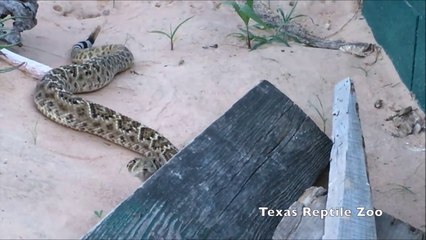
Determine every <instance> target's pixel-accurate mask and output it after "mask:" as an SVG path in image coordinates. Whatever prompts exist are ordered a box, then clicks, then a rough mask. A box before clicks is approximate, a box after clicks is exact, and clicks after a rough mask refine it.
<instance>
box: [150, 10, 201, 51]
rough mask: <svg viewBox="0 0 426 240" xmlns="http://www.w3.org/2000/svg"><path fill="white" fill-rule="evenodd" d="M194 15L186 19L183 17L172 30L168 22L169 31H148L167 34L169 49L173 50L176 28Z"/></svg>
mask: <svg viewBox="0 0 426 240" xmlns="http://www.w3.org/2000/svg"><path fill="white" fill-rule="evenodd" d="M193 17H194V16H192V17H189V18H187V19H185V20H183V21H182V22H181V23H179V25H177V27H176V28H175V29H174V30H173V31H172V25H171V24H170V30H169V33H166V32H163V31H150V33H158V34H162V35H165V36H167V37H168V38H169V39H170V50H172V51H173V49H174V42H175V40H176V38H175V35H176V32H177V30H178V29H179V28H180V27H181V26H182V25H183V24H184V23H185V22H187V21H189V19H191V18H193Z"/></svg>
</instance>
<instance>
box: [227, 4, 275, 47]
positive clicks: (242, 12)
mask: <svg viewBox="0 0 426 240" xmlns="http://www.w3.org/2000/svg"><path fill="white" fill-rule="evenodd" d="M227 4H228V5H231V6H232V7H233V8H234V10H235V12H236V13H237V14H238V16H239V17H240V18H241V20H242V21H243V23H244V27H245V29H240V30H241V31H242V32H243V33H232V34H231V35H234V36H236V37H238V38H242V39H245V41H246V43H247V48H249V49H251V48H252V45H251V41H252V40H261V38H262V37H257V36H255V35H254V34H253V33H251V32H250V30H249V22H250V19H253V20H254V21H255V22H256V23H258V24H259V25H260V26H262V27H263V28H264V29H266V28H269V26H268V24H266V23H264V22H263V21H262V20H261V19H260V17H259V16H258V15H257V14H256V13H255V12H254V10H253V0H246V2H245V3H244V4H242V5H240V4H238V3H237V2H235V1H232V2H227Z"/></svg>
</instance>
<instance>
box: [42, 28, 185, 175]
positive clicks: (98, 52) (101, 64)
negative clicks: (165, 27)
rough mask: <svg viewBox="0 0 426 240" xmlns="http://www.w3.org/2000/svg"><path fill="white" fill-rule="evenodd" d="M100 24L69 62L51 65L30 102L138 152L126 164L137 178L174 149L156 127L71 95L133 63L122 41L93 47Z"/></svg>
mask: <svg viewBox="0 0 426 240" xmlns="http://www.w3.org/2000/svg"><path fill="white" fill-rule="evenodd" d="M99 31H100V28H99V27H98V28H96V30H95V31H94V32H92V34H90V36H89V38H88V39H87V40H86V41H81V42H79V43H77V44H75V45H74V46H73V48H72V51H71V58H72V62H73V63H74V64H71V65H66V66H61V67H58V68H54V69H52V70H50V71H49V72H47V73H46V75H45V76H44V77H43V78H42V80H41V81H40V82H39V83H38V84H37V87H36V90H35V95H34V102H35V105H36V107H37V109H38V110H39V111H40V112H41V113H42V114H44V115H45V116H46V117H48V118H49V119H51V120H53V121H54V122H56V123H59V124H62V125H64V126H66V127H69V128H72V129H75V130H78V131H82V132H87V133H90V134H93V135H97V136H99V137H102V138H104V139H106V140H108V141H111V142H113V143H116V144H118V145H121V146H123V147H125V148H128V149H130V150H133V151H135V152H137V153H140V154H141V157H140V158H135V159H133V160H132V161H130V162H129V163H128V164H127V168H128V170H129V171H130V172H131V173H132V174H133V175H135V176H137V177H139V178H140V179H141V180H142V181H144V180H146V179H147V178H148V177H149V176H151V175H152V174H153V173H154V172H155V171H156V170H157V169H159V168H160V167H161V166H162V165H164V164H165V163H166V162H167V161H168V160H169V159H170V158H172V157H173V155H174V154H176V152H177V148H176V147H174V146H173V144H172V143H171V142H170V141H169V140H168V139H167V138H165V137H164V136H162V135H161V134H160V133H158V132H157V131H155V130H153V129H151V128H149V127H147V126H144V125H142V124H141V123H139V122H138V121H135V120H133V119H131V118H129V117H127V116H124V115H123V114H120V113H118V112H116V111H114V110H112V109H110V108H107V107H105V106H102V105H99V104H96V103H93V102H90V101H88V100H85V99H83V98H81V97H78V96H76V95H74V94H76V93H84V92H92V91H96V90H98V89H101V88H103V87H105V86H106V85H108V83H110V82H111V81H112V80H113V78H114V76H115V75H116V74H117V73H119V72H122V71H125V70H127V69H129V68H130V67H131V66H132V65H133V54H132V53H131V52H130V51H129V49H127V48H126V47H125V46H124V45H105V46H101V47H92V45H93V43H94V41H95V39H96V37H97V35H98V33H99Z"/></svg>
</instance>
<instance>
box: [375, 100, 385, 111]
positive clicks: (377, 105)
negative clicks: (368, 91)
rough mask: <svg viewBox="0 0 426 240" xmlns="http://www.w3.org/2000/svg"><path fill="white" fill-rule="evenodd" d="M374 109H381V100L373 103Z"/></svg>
mask: <svg viewBox="0 0 426 240" xmlns="http://www.w3.org/2000/svg"><path fill="white" fill-rule="evenodd" d="M374 107H375V108H377V109H380V108H382V107H383V100H382V99H379V100H377V101H376V102H375V103H374Z"/></svg>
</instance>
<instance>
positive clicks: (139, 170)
mask: <svg viewBox="0 0 426 240" xmlns="http://www.w3.org/2000/svg"><path fill="white" fill-rule="evenodd" d="M155 163H156V159H155V158H154V157H146V158H135V159H133V160H132V161H130V162H129V163H128V164H127V170H128V171H129V173H130V174H132V175H133V176H135V177H137V178H139V179H140V180H141V181H142V182H144V181H146V180H147V179H148V178H149V177H150V176H151V175H152V174H154V172H155V171H157V170H158V168H159V167H158V166H157V165H156V164H155Z"/></svg>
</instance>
